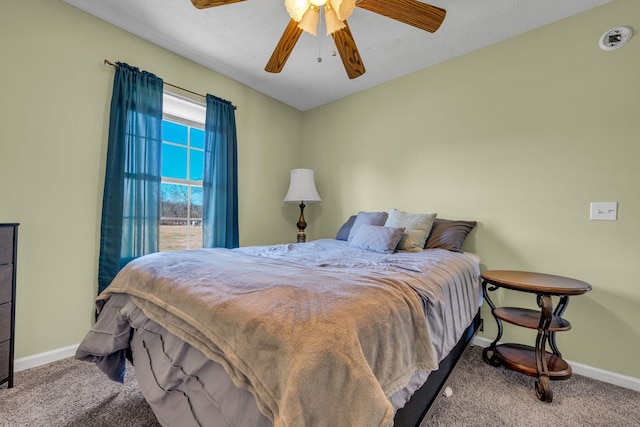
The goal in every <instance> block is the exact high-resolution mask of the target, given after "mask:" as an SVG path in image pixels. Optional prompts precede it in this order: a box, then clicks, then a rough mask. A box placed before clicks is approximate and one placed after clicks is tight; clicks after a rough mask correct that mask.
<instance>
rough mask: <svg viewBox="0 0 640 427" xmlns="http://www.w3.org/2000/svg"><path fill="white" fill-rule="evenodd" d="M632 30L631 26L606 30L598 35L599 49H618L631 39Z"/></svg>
mask: <svg viewBox="0 0 640 427" xmlns="http://www.w3.org/2000/svg"><path fill="white" fill-rule="evenodd" d="M632 35H633V30H632V29H631V27H615V28H612V29H610V30H609V31H607V32H606V33H604V34H603V35H602V37H600V49H602V50H615V49H619V48H621V47H622V46H624V45H625V44H627V43H628V42H629V40H631V36H632Z"/></svg>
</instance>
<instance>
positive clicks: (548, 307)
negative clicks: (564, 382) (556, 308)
mask: <svg viewBox="0 0 640 427" xmlns="http://www.w3.org/2000/svg"><path fill="white" fill-rule="evenodd" d="M537 299H538V306H539V307H540V308H541V313H540V323H539V325H538V336H537V337H536V367H537V370H538V379H537V381H536V395H537V396H538V399H540V400H542V401H543V402H551V401H552V400H553V392H552V391H551V384H550V382H549V370H548V368H547V357H546V350H545V348H546V344H547V338H548V337H549V326H550V325H551V319H552V317H553V302H552V300H551V296H550V295H538V298H537ZM553 341H555V340H553ZM553 347H555V342H553ZM554 350H555V349H554Z"/></svg>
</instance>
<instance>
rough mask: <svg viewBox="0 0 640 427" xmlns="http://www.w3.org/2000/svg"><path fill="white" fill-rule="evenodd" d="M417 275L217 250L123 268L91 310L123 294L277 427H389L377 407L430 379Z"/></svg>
mask: <svg viewBox="0 0 640 427" xmlns="http://www.w3.org/2000/svg"><path fill="white" fill-rule="evenodd" d="M418 276H419V275H418V274H416V272H412V271H403V270H402V269H368V270H367V269H365V270H362V269H357V268H348V267H343V268H336V267H330V266H326V265H324V266H323V265H320V266H309V265H304V266H303V265H297V264H295V263H291V262H285V261H282V260H279V259H271V258H264V257H257V256H254V255H250V254H247V253H242V252H239V251H232V250H227V249H205V250H193V251H179V252H165V253H156V254H152V255H148V256H145V257H142V258H138V259H136V260H134V261H132V262H131V263H129V264H128V265H127V266H126V267H125V268H124V269H123V270H122V271H121V272H120V273H119V274H118V276H117V277H116V278H115V279H114V281H113V282H112V284H111V285H110V286H109V287H108V288H107V290H106V291H105V292H104V293H103V294H102V295H101V296H100V297H99V299H98V305H99V306H102V304H104V302H105V301H106V300H108V299H109V298H110V296H111V295H112V294H116V293H124V294H129V295H131V296H132V300H133V302H134V303H135V304H136V305H137V306H138V307H140V308H141V309H142V310H143V312H144V314H145V315H146V316H147V317H149V318H150V319H151V320H153V321H155V322H157V323H158V324H160V325H161V326H163V327H164V328H166V329H167V330H168V331H169V332H171V333H173V334H174V335H176V336H178V337H179V338H181V339H183V340H184V341H186V342H188V343H189V344H191V345H192V346H194V347H196V348H197V349H199V350H200V351H202V352H203V353H204V354H205V355H206V356H207V357H209V358H211V359H212V360H215V361H216V362H218V363H220V364H222V365H223V366H224V367H225V369H226V371H227V372H228V374H229V375H230V377H231V378H232V380H233V381H234V383H235V384H236V385H237V386H238V387H241V388H245V389H248V390H249V391H251V392H252V393H253V394H254V395H255V397H256V401H257V403H258V406H259V408H260V410H261V411H262V412H263V413H264V414H265V415H267V416H268V417H269V418H271V419H272V420H273V423H274V425H275V426H276V427H289V426H319V427H322V426H327V427H329V426H331V427H335V426H367V427H368V426H391V425H393V416H394V409H393V407H392V405H391V403H390V402H389V400H388V398H387V397H388V396H390V395H391V394H393V393H394V392H396V391H398V390H400V389H401V388H403V387H404V386H405V385H406V383H407V381H408V379H409V378H410V377H411V376H412V374H414V373H415V372H416V371H418V370H427V371H430V370H434V369H436V368H437V360H436V357H435V356H434V349H433V345H432V342H431V337H430V333H429V328H428V327H427V325H426V320H425V313H424V311H423V301H422V300H421V297H420V296H419V295H418V294H417V293H416V292H415V290H414V288H419V287H420V284H419V283H418V282H419V277H418Z"/></svg>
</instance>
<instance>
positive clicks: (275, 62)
mask: <svg viewBox="0 0 640 427" xmlns="http://www.w3.org/2000/svg"><path fill="white" fill-rule="evenodd" d="M300 34H302V30H301V29H300V28H298V22H297V21H295V20H294V19H292V20H290V21H289V24H288V25H287V28H285V29H284V33H282V37H280V41H279V42H278V45H277V46H276V48H275V49H274V50H273V53H272V54H271V58H269V62H267V66H266V67H264V69H265V71H268V72H270V73H279V72H280V71H282V69H283V68H284V64H285V63H286V62H287V59H289V55H290V54H291V51H292V50H293V48H294V47H295V45H296V43H297V42H298V39H299V38H300Z"/></svg>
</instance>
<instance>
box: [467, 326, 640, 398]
mask: <svg viewBox="0 0 640 427" xmlns="http://www.w3.org/2000/svg"><path fill="white" fill-rule="evenodd" d="M492 342H493V340H490V339H488V338H484V337H479V336H476V337H475V338H474V339H473V341H472V344H473V345H477V346H478V347H489V345H491V343H492ZM567 362H568V363H569V365H571V370H572V371H573V372H574V373H576V374H578V375H582V376H584V377H589V378H593V379H594V380H598V381H603V382H605V383H609V384H613V385H617V386H620V387H624V388H628V389H630V390H635V391H640V378H635V377H630V376H627V375H621V374H617V373H615V372H611V371H605V370H604V369H599V368H594V367H593V366H588V365H583V364H582V363H578V362H573V361H571V360H567Z"/></svg>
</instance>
